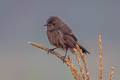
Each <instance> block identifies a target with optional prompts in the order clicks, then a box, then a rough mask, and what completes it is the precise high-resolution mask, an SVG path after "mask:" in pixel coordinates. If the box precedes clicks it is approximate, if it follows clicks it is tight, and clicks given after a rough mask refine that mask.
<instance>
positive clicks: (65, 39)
mask: <svg viewBox="0 0 120 80" xmlns="http://www.w3.org/2000/svg"><path fill="white" fill-rule="evenodd" d="M44 26H47V36H48V40H49V42H50V43H51V44H52V45H54V46H55V47H56V48H61V49H63V50H65V51H66V53H65V56H64V59H65V57H66V55H67V50H71V51H73V48H76V44H78V41H77V38H76V37H75V36H74V34H73V33H72V30H71V29H70V28H69V27H68V25H67V24H65V23H64V22H63V21H62V20H61V19H60V18H59V17H58V16H51V17H49V18H48V20H47V21H46V24H45V25H44ZM78 45H79V47H80V49H81V50H82V52H83V53H85V54H86V53H88V54H89V52H88V51H87V50H86V49H85V48H84V47H83V46H82V45H80V44H78ZM56 48H53V49H50V50H52V51H53V50H54V49H56ZM64 59H63V61H64Z"/></svg>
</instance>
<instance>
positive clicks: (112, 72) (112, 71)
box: [109, 67, 114, 80]
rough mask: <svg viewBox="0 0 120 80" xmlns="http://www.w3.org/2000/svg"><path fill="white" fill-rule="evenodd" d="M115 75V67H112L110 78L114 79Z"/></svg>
mask: <svg viewBox="0 0 120 80" xmlns="http://www.w3.org/2000/svg"><path fill="white" fill-rule="evenodd" d="M113 75H114V67H111V73H110V77H109V80H112V78H113Z"/></svg>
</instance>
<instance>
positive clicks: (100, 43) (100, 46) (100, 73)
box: [98, 35, 103, 80]
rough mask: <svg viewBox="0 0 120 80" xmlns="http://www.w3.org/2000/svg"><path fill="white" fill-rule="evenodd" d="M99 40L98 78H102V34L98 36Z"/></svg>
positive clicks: (101, 79) (100, 79)
mask: <svg viewBox="0 0 120 80" xmlns="http://www.w3.org/2000/svg"><path fill="white" fill-rule="evenodd" d="M98 40H99V49H100V72H99V80H103V75H102V73H103V49H102V36H101V35H99V36H98Z"/></svg>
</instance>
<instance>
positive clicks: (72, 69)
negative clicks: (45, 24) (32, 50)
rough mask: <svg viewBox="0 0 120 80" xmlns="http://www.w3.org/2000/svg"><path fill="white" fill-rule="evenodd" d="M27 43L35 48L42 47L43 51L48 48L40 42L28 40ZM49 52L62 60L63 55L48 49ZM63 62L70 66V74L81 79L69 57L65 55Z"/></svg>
mask: <svg viewBox="0 0 120 80" xmlns="http://www.w3.org/2000/svg"><path fill="white" fill-rule="evenodd" d="M28 44H30V45H32V46H35V47H37V48H40V49H42V50H44V51H47V52H48V50H49V49H48V48H46V47H44V46H42V45H40V44H37V43H34V42H28ZM50 53H51V54H52V55H55V56H56V57H58V58H59V59H60V60H63V56H62V55H61V54H59V53H57V52H56V51H50ZM64 63H65V64H66V65H67V66H68V67H69V68H70V70H71V72H72V75H73V77H74V78H75V80H82V78H81V76H80V74H79V72H78V71H77V70H76V68H75V66H74V65H73V63H72V60H71V59H70V57H66V58H65V62H64Z"/></svg>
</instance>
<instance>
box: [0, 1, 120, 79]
mask: <svg viewBox="0 0 120 80" xmlns="http://www.w3.org/2000/svg"><path fill="white" fill-rule="evenodd" d="M54 15H55V16H59V17H61V19H62V20H64V21H65V23H67V24H68V25H69V26H70V27H71V29H72V30H73V33H74V34H75V35H76V37H77V38H78V40H79V42H80V44H82V45H84V46H85V47H86V48H87V49H88V50H89V51H90V52H91V54H90V55H86V58H87V63H88V69H89V72H90V76H91V80H97V79H98V75H99V48H98V34H99V33H101V34H102V38H103V52H104V53H103V56H104V57H103V60H104V61H103V62H104V63H103V73H104V74H103V75H104V80H107V79H108V77H109V73H110V67H111V66H114V67H115V75H114V78H113V79H114V80H118V78H119V76H120V0H0V80H73V77H72V74H71V72H70V70H69V69H68V68H67V66H66V65H65V64H63V62H62V61H60V60H58V59H57V58H56V57H54V56H53V55H47V54H46V52H45V51H42V50H40V49H38V48H35V47H32V46H30V45H28V44H27V42H28V41H33V42H36V43H40V44H42V45H45V46H47V47H49V48H53V46H52V45H50V44H49V42H48V40H47V36H46V28H45V27H44V26H43V25H44V24H45V21H46V20H47V19H48V17H50V16H54ZM57 51H59V52H61V53H62V54H63V55H64V52H62V51H61V50H57ZM69 55H70V56H71V57H72V58H73V60H75V58H74V57H75V56H74V55H73V54H72V53H69Z"/></svg>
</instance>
